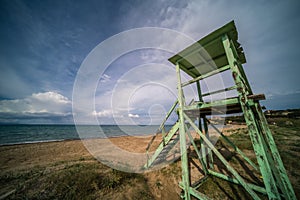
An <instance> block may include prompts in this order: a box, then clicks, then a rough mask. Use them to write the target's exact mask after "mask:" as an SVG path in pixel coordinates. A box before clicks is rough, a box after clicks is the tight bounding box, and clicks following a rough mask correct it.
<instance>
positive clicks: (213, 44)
mask: <svg viewBox="0 0 300 200" xmlns="http://www.w3.org/2000/svg"><path fill="white" fill-rule="evenodd" d="M225 34H227V36H228V37H229V39H230V40H232V42H233V44H234V46H235V48H236V50H237V53H238V56H239V61H240V62H241V63H242V64H243V63H245V62H246V58H245V54H244V52H243V49H242V47H241V46H240V44H239V43H238V41H237V40H238V32H237V30H236V26H235V24H234V21H231V22H229V23H228V24H226V25H224V26H222V27H221V28H219V29H217V30H215V31H214V32H212V33H210V34H209V35H207V36H205V37H204V38H202V39H200V40H199V41H197V42H195V43H194V44H192V45H190V46H189V47H187V48H186V49H184V50H182V51H181V52H179V53H178V54H176V55H174V56H173V57H171V58H169V61H170V62H171V63H173V64H175V65H176V63H179V64H180V68H181V69H182V70H183V71H185V72H186V73H187V74H189V75H190V76H192V77H193V78H196V77H198V76H200V75H203V74H206V73H208V72H210V71H213V70H215V69H217V68H221V67H223V66H225V65H228V61H227V57H226V54H225V50H224V47H223V43H222V37H223V36H224V35H225Z"/></svg>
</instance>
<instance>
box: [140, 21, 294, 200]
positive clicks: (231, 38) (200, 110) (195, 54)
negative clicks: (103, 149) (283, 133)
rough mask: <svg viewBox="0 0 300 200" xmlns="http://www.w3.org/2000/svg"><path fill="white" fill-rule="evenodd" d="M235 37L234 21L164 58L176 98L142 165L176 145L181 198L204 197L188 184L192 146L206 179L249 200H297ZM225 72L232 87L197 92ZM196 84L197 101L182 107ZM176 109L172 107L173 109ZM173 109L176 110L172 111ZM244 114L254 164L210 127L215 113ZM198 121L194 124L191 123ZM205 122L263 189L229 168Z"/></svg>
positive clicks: (191, 184)
mask: <svg viewBox="0 0 300 200" xmlns="http://www.w3.org/2000/svg"><path fill="white" fill-rule="evenodd" d="M237 40H238V33H237V30H236V26H235V24H234V22H233V21H232V22H230V23H228V24H226V25H225V26H223V27H221V28H219V29H218V30H216V31H214V32H212V33H211V34H209V35H207V36H206V37H204V38H202V39H201V40H199V41H198V42H196V43H194V44H193V45H191V46H189V47H187V48H186V49H184V50H183V51H181V52H179V53H178V54H177V55H174V56H173V57H171V58H170V59H169V61H170V62H171V63H173V64H174V65H175V66H176V73H177V81H178V83H177V89H178V99H177V100H176V102H175V103H174V105H173V106H172V108H171V110H170V111H169V112H168V114H167V116H166V118H165V119H164V121H163V123H162V124H161V126H160V129H159V132H162V141H161V143H160V144H159V146H158V147H157V149H156V151H155V152H154V153H153V154H152V155H151V156H149V157H148V161H147V164H146V165H145V167H147V168H149V167H152V166H153V165H155V162H156V161H157V160H158V159H159V156H160V155H161V154H163V153H164V152H165V151H166V149H168V147H170V146H172V143H174V141H175V143H176V142H177V143H178V142H179V145H180V157H181V168H182V180H181V182H180V183H179V186H180V187H181V188H182V190H183V194H182V197H183V198H184V199H186V200H189V199H191V197H192V196H193V197H196V198H198V199H209V197H208V196H207V195H205V194H203V193H200V192H199V191H198V190H197V188H198V187H199V185H197V184H193V183H191V180H190V168H189V166H190V165H189V161H190V160H189V157H188V156H189V155H188V151H187V146H189V145H192V146H193V149H194V150H195V152H196V154H197V157H198V159H199V161H200V163H201V168H202V170H203V171H204V174H205V176H215V177H218V178H220V179H224V180H226V181H229V182H232V183H234V184H239V185H241V186H242V187H243V188H244V189H245V191H247V192H248V193H249V195H250V196H251V197H252V198H253V199H260V197H259V195H258V193H260V194H264V195H266V196H267V197H268V199H289V200H292V199H296V196H295V193H294V191H293V188H292V186H291V183H290V181H289V178H288V176H287V173H286V170H285V168H284V166H283V163H282V160H281V158H280V155H279V152H278V150H277V147H276V144H275V142H274V139H273V136H272V133H271V131H270V129H269V127H268V123H267V120H266V118H265V116H264V114H263V111H262V108H261V106H260V103H259V100H263V99H264V95H263V94H259V95H255V94H253V92H252V90H251V87H250V84H249V81H248V79H247V77H246V75H245V72H244V70H243V66H242V64H244V63H246V59H245V55H244V52H243V49H242V47H241V46H240V44H239V43H238V41H237ZM227 70H230V72H231V74H232V78H233V82H234V85H233V86H231V87H228V88H223V89H221V90H216V91H210V92H209V93H206V94H202V93H201V84H200V81H201V80H204V79H206V78H208V77H211V76H213V75H217V74H220V73H222V72H225V71H227ZM181 71H183V72H185V73H186V74H187V75H189V76H190V78H191V79H190V80H189V81H187V82H182V78H181ZM190 84H196V86H197V92H198V97H199V99H198V101H192V102H191V103H190V104H186V102H185V95H184V90H183V88H184V87H186V86H188V85H190ZM231 90H236V91H237V92H236V94H237V96H236V97H231V98H225V99H219V100H212V101H209V102H207V101H204V100H203V97H204V96H209V95H214V94H217V93H222V92H226V91H231ZM176 106H177V107H176ZM176 108H177V109H176ZM173 111H176V112H177V114H178V120H177V122H176V123H175V125H174V126H173V127H172V128H171V130H170V131H169V132H165V131H164V130H165V129H164V125H165V122H166V120H167V119H168V117H169V116H170V114H171V113H172V112H173ZM234 113H243V116H244V118H245V122H246V124H247V127H248V132H249V136H250V139H251V142H252V145H253V150H254V153H255V156H256V160H257V161H256V163H257V165H258V166H257V165H256V164H255V163H254V162H255V161H252V160H251V159H249V158H248V157H247V156H246V155H245V153H243V152H242V151H241V150H240V149H239V148H238V147H237V146H236V145H235V144H234V143H233V142H232V141H231V140H230V139H229V138H228V137H226V136H225V135H224V134H223V133H222V131H220V130H218V128H217V127H216V126H214V125H213V124H212V123H210V120H209V116H210V115H215V114H220V115H222V116H226V115H228V114H234ZM195 121H197V123H195ZM208 124H210V126H212V127H213V129H215V131H217V133H218V134H220V136H221V137H222V138H223V139H224V141H226V142H227V143H228V144H229V145H230V146H232V148H233V149H234V150H235V152H236V153H237V154H239V156H240V157H241V158H243V159H244V161H245V162H247V163H248V164H249V165H250V166H251V167H252V168H253V169H254V170H255V169H256V170H258V172H259V173H260V174H261V177H262V182H263V185H255V184H253V183H249V182H247V181H246V180H245V179H244V178H243V177H242V176H241V175H240V174H239V173H238V171H237V170H236V169H235V168H234V167H232V166H231V165H230V164H229V162H228V161H227V160H226V159H225V157H224V156H223V155H222V153H221V152H220V151H219V150H218V149H217V148H216V147H215V146H214V144H213V143H212V142H211V140H210V137H209V132H208ZM191 128H193V129H194V130H195V132H196V133H197V134H198V136H200V146H199V145H198V146H197V145H196V143H195V139H194V138H193V136H192V134H191V132H190V129H191ZM154 138H155V136H154V137H153V139H152V140H151V142H150V143H149V145H148V147H147V151H148V150H149V148H150V146H151V144H152V143H153V140H154ZM176 138H177V140H176ZM214 157H215V158H218V160H220V161H221V162H222V163H223V164H224V166H225V167H226V169H227V171H228V172H229V173H228V174H223V173H220V172H218V171H217V170H215V169H214V168H215V167H214V166H215V163H214V159H213V158H214Z"/></svg>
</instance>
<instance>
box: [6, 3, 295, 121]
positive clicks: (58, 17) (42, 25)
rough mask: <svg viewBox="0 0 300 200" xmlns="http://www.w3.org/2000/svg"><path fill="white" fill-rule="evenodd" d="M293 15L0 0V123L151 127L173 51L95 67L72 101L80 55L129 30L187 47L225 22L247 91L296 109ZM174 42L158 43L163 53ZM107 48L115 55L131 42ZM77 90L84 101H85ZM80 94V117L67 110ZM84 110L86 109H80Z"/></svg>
mask: <svg viewBox="0 0 300 200" xmlns="http://www.w3.org/2000/svg"><path fill="white" fill-rule="evenodd" d="M299 9H300V3H299V1H297V0H287V1H279V0H273V1H263V0H261V1H237V0H233V1H229V0H228V1H225V0H222V1H221V0H216V1H208V0H190V1H185V0H182V1H174V0H170V1H169V0H162V1H150V0H145V1H138V0H137V1H131V0H129V1H126V0H124V1H122V0H115V1H96V0H95V1H93V0H87V1H79V0H78V1H68V0H65V1H59V0H51V1H50V0H49V1H47V0H43V1H37V0H28V1H25V0H23V1H22V0H1V1H0V24H1V28H0V70H1V73H0V123H25V124H27V123H29V124H72V123H74V118H76V121H75V122H76V123H82V124H89V123H91V122H92V121H94V120H95V119H96V120H97V122H98V123H100V124H116V123H117V124H158V123H159V122H160V121H161V120H162V118H163V116H164V115H165V114H166V112H167V111H168V110H169V108H170V107H171V106H172V104H173V102H174V101H175V99H176V95H177V92H176V84H177V81H176V74H175V68H174V66H173V65H172V64H171V63H169V62H168V61H167V59H168V58H169V57H171V56H172V55H174V54H175V53H176V52H170V51H166V50H165V49H161V48H159V47H157V48H153V47H152V48H143V49H135V50H133V51H131V52H126V53H124V54H122V55H120V56H119V57H117V58H115V59H113V60H112V61H111V62H110V63H109V65H107V66H100V65H101V63H103V60H101V59H99V60H97V62H99V66H100V68H101V69H104V68H105V70H104V71H101V70H100V68H99V69H98V68H97V69H95V70H96V71H93V70H91V71H89V73H91V74H96V75H97V77H98V78H97V80H96V81H94V83H92V84H95V88H93V87H92V86H91V87H90V88H89V85H88V82H85V83H87V85H85V89H84V88H83V89H82V90H81V91H80V94H78V91H77V90H76V88H75V89H74V85H76V84H75V83H76V81H77V80H78V79H79V78H78V77H79V75H80V73H81V72H82V70H81V69H82V68H83V65H84V64H85V63H87V62H88V59H87V58H88V56H89V55H91V54H90V53H91V52H93V50H95V49H96V47H97V46H98V45H99V44H105V42H106V41H108V40H110V39H111V38H118V35H122V34H123V33H124V32H125V33H131V32H130V30H135V31H136V30H145V29H146V28H147V27H152V28H158V29H159V30H163V29H167V30H170V31H171V32H172V31H174V32H177V33H178V34H179V35H180V34H183V35H185V36H186V37H187V38H190V39H191V40H194V41H197V40H199V39H200V38H202V37H203V36H205V35H206V34H209V33H210V32H212V31H213V30H215V29H217V28H219V27H221V26H222V25H224V24H226V23H228V22H229V21H231V20H234V21H235V24H236V26H237V29H238V32H239V42H240V43H241V45H242V47H243V49H244V51H245V54H246V59H247V63H246V64H244V69H245V72H246V74H247V76H248V79H249V81H250V84H251V86H252V89H253V91H254V92H255V93H257V94H259V93H264V94H265V95H266V97H267V100H266V101H262V102H261V104H263V105H264V106H266V108H267V109H288V108H300V101H299V97H300V80H299V74H300V68H299V66H298V62H297V59H298V58H299V57H300V51H299V48H298V45H299V44H300V39H299V31H300V30H299V29H300V14H299ZM146 30H147V29H146ZM116 35H117V36H116ZM162 38H164V37H163V36H162ZM147 39H148V40H149V41H151V40H155V39H157V38H156V37H155V38H154V36H153V38H152V36H151V35H149V37H148V38H147ZM177 42H178V41H177V40H176V39H175V38H167V39H165V40H164V41H161V43H164V44H165V45H170V46H172V45H173V46H174V45H177ZM188 43H189V42H186V43H183V44H181V45H178V47H177V49H178V50H180V48H181V49H182V47H184V45H187V44H188ZM112 44H113V47H114V48H115V51H116V52H117V51H119V50H120V49H121V47H127V46H131V44H132V40H120V41H119V43H112ZM119 45H120V46H119ZM100 46H101V45H100ZM98 47H99V46H98ZM167 48H168V47H167ZM170 48H171V47H170ZM106 53H107V55H108V54H109V53H114V52H109V51H107V52H106ZM97 70H98V71H97ZM100 72H101V73H100ZM183 79H184V80H186V79H188V77H187V76H185V75H183ZM86 80H89V77H86ZM93 80H94V79H93ZM208 82H210V83H214V81H213V80H211V81H208ZM225 82H226V81H225ZM203 84H206V83H203ZM226 84H230V81H229V82H228V83H227V82H226V83H225V85H226ZM86 89H88V90H93V91H94V93H93V96H90V95H85V90H86ZM193 89H194V88H190V89H189V90H190V91H187V96H188V97H192V96H193V95H194V94H193ZM74 91H76V92H77V93H76V94H74ZM81 92H82V94H81ZM81 96H82V101H79V102H78V103H79V104H80V106H79V107H80V108H81V109H76V108H75V109H74V99H76V98H78V97H81ZM187 99H189V98H187ZM85 104H93V105H92V108H93V109H92V110H91V109H84V108H85V106H86V105H85ZM72 105H73V109H72ZM76 105H78V104H76ZM74 116H77V117H74ZM171 118H172V120H173V121H174V120H176V119H175V118H176V116H172V117H171Z"/></svg>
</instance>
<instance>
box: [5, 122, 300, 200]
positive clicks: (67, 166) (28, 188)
mask: <svg viewBox="0 0 300 200" xmlns="http://www.w3.org/2000/svg"><path fill="white" fill-rule="evenodd" d="M244 128H245V126H244V125H233V126H230V127H228V128H226V129H224V130H223V132H224V134H226V135H231V134H232V133H235V131H236V130H243V129H244ZM160 139H161V135H159V136H158V137H157V138H156V140H155V141H154V145H153V147H152V150H154V149H155V147H156V146H157V145H158V143H159V141H160ZM108 140H109V142H108ZM150 140H151V136H147V137H132V136H126V137H116V138H110V139H106V140H105V139H99V140H98V141H97V142H96V143H95V141H93V144H97V145H100V146H101V149H107V148H108V149H109V145H112V144H113V145H114V146H116V147H118V148H120V149H121V150H122V151H124V152H129V153H130V152H132V153H137V154H140V155H143V156H144V155H145V154H144V153H145V151H146V150H145V149H146V147H147V144H148V142H149V141H150ZM86 142H87V144H88V143H89V142H91V141H88V140H87V141H81V140H69V141H59V142H43V143H34V144H18V145H8V146H1V147H0V154H1V157H0V178H1V182H0V183H1V189H0V199H10V198H11V199H14V198H25V197H26V198H29V199H30V198H37V197H39V196H40V197H41V198H42V197H43V194H44V193H45V191H46V190H47V188H48V187H47V185H48V184H50V185H51V186H52V185H53V184H54V182H55V181H56V179H53V177H56V175H58V174H61V173H63V174H61V175H59V176H61V177H65V176H67V175H66V174H67V173H69V171H68V170H74V169H73V168H74V167H77V168H78V167H79V168H80V170H79V171H78V172H77V173H79V174H80V173H82V174H83V176H87V175H84V173H85V172H86V170H90V169H91V167H92V168H93V170H94V171H93V173H92V174H94V175H91V176H97V174H100V175H101V174H102V175H101V177H102V179H103V177H105V176H107V177H111V176H112V175H113V177H114V176H116V175H115V173H116V172H115V171H114V170H113V169H111V168H110V167H107V166H105V165H104V164H103V163H100V162H99V161H98V160H97V159H95V158H94V157H93V156H92V155H91V153H90V152H89V151H88V150H87V148H86V146H85V145H84V144H83V143H86ZM107 154H108V155H110V156H111V157H114V156H117V154H118V152H115V151H111V152H110V154H109V153H107ZM246 154H248V151H247V150H246ZM251 155H252V156H253V154H249V156H250V157H251ZM123 159H124V160H123V161H124V162H126V159H127V158H126V157H124V158H123ZM145 159H146V157H145ZM121 161H122V160H121ZM144 161H145V160H144ZM143 164H144V163H143ZM77 168H76V169H77ZM289 169H290V168H289ZM193 170H194V171H195V170H197V167H195V166H193V167H192V171H193ZM64 171H65V172H64ZM89 172H91V171H89ZM180 173H181V172H180V162H176V163H173V164H171V165H169V166H167V167H165V168H163V169H160V170H156V171H152V172H148V173H143V174H137V175H130V176H129V175H128V174H130V173H125V172H124V174H123V173H122V174H121V175H120V174H118V177H121V178H118V179H117V180H118V181H117V183H118V184H120V185H119V186H114V185H113V184H112V186H105V187H104V186H103V187H102V186H101V184H102V183H99V184H98V183H97V182H96V183H97V184H98V186H97V187H95V188H96V189H94V190H93V191H89V193H91V194H92V196H89V197H87V199H103V198H105V199H141V197H142V196H143V197H147V198H144V199H180V197H179V195H180V192H181V190H180V188H179V187H178V182H179V181H180ZM128 176H129V178H128ZM67 177H68V176H67ZM122 177H125V179H128V181H126V180H125V179H124V180H123V178H122ZM126 177H127V178H126ZM199 177H201V175H196V176H195V177H192V178H194V179H197V178H199ZM65 179H67V178H63V179H59V180H61V181H62V182H63V181H65ZM100 179H101V178H100ZM119 179H120V180H122V181H120V180H119ZM297 179H299V178H297ZM80 180H81V179H80V178H77V179H75V180H74V181H75V182H76V181H80ZM113 180H114V179H113ZM33 182H37V183H39V184H40V185H41V186H40V187H41V188H40V187H36V186H32V184H33ZM293 182H295V181H293ZM113 183H114V182H113ZM55 184H57V183H56V182H55ZM67 184H71V183H67ZM72 184H73V183H72ZM100 186H101V187H100ZM70 187H72V186H70ZM73 187H75V186H73ZM45 188H46V189H45ZM103 188H104V189H103ZM58 191H60V190H59V188H56V189H55V191H52V192H53V194H52V193H51V194H52V195H55V194H56V193H57V192H58ZM63 193H64V192H61V194H60V195H63ZM44 195H46V194H44ZM47 195H48V196H47ZM47 195H46V196H44V197H45V199H50V197H51V195H49V194H48V193H47ZM49 196H50V197H49ZM60 197H61V196H57V198H58V199H61V198H60ZM221 197H222V195H221ZM225 197H226V196H225ZM238 197H241V199H245V198H246V197H245V196H238ZM63 198H68V197H65V196H63ZM220 199H221V198H220ZM225 199H227V198H225Z"/></svg>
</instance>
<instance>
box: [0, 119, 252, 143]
mask: <svg viewBox="0 0 300 200" xmlns="http://www.w3.org/2000/svg"><path fill="white" fill-rule="evenodd" d="M244 127H246V125H244V124H227V125H224V127H223V132H227V131H228V130H232V129H236V128H244ZM209 129H211V130H213V128H211V127H210V128H209ZM160 134H161V133H160ZM154 135H155V133H145V134H139V135H112V136H109V137H91V138H80V137H78V138H75V137H74V138H66V139H49V140H37V141H24V142H16V143H3V144H0V147H7V146H16V145H29V144H39V143H51V142H63V141H76V140H90V139H110V138H122V137H152V136H154Z"/></svg>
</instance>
